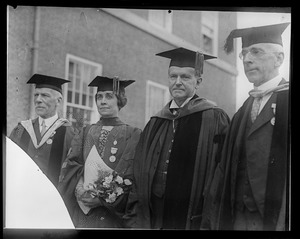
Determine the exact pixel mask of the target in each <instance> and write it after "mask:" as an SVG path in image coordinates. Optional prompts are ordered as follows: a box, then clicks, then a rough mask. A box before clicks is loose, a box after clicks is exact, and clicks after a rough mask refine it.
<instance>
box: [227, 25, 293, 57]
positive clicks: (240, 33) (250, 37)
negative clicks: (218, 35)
mask: <svg viewBox="0 0 300 239" xmlns="http://www.w3.org/2000/svg"><path fill="white" fill-rule="evenodd" d="M289 24H290V23H289V22H286V23H280V24H275V25H267V26H260V27H251V28H243V29H235V30H233V31H231V32H230V34H229V35H228V37H227V39H226V42H225V45H224V50H225V51H226V52H227V53H230V52H232V50H233V39H234V38H238V37H241V38H242V48H244V47H248V46H251V45H253V44H257V43H274V44H279V45H281V46H282V38H281V34H282V33H283V32H284V30H285V29H286V27H287V26H288V25H289Z"/></svg>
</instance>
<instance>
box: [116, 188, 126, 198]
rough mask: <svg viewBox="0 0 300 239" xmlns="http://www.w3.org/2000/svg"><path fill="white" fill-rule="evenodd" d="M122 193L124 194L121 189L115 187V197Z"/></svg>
mask: <svg viewBox="0 0 300 239" xmlns="http://www.w3.org/2000/svg"><path fill="white" fill-rule="evenodd" d="M122 193H124V190H123V188H121V187H117V188H116V194H117V196H120V195H121V194H122Z"/></svg>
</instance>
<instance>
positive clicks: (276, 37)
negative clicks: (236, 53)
mask: <svg viewBox="0 0 300 239" xmlns="http://www.w3.org/2000/svg"><path fill="white" fill-rule="evenodd" d="M288 25H289V23H283V24H276V25H269V26H262V27H253V28H246V29H236V30H233V31H232V32H231V33H230V35H229V37H228V38H227V41H226V44H225V50H226V51H227V52H230V51H232V49H233V39H234V38H236V37H241V38H242V52H241V54H240V58H241V59H242V61H243V64H244V70H245V74H246V76H247V78H248V80H249V82H251V83H253V85H254V89H253V90H251V91H250V92H249V94H250V96H249V98H248V99H247V100H246V101H245V102H244V104H243V106H242V107H241V108H240V109H239V110H238V112H237V113H236V114H235V115H234V117H233V119H232V122H231V125H230V128H229V131H228V134H227V136H226V139H225V143H224V147H223V152H222V158H221V162H220V164H219V165H218V167H217V169H216V172H215V176H214V179H213V180H212V183H211V187H210V190H209V194H208V196H207V198H206V200H205V206H204V208H205V213H204V219H203V221H202V228H206V229H213V230H287V229H288V225H289V224H288V210H287V209H288V202H289V200H288V199H289V198H288V196H289V194H288V191H289V190H288V189H289V182H288V178H289V165H290V162H289V160H290V158H289V150H288V148H289V146H288V142H289V119H288V109H289V105H288V101H289V83H288V82H287V81H286V80H285V79H283V78H282V76H281V75H280V73H279V67H280V66H281V64H282V62H283V59H284V53H283V46H282V39H281V34H282V32H283V31H284V30H285V29H286V27H287V26H288Z"/></svg>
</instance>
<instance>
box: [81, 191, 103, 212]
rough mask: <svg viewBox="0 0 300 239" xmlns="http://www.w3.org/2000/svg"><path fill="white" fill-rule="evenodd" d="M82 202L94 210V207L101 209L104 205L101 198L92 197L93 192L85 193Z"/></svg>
mask: <svg viewBox="0 0 300 239" xmlns="http://www.w3.org/2000/svg"><path fill="white" fill-rule="evenodd" d="M80 201H81V202H83V204H84V205H85V206H87V207H90V208H94V207H99V206H103V203H102V201H101V199H100V198H98V197H93V196H92V195H91V192H89V191H85V192H84V193H83V194H82V195H81V197H80Z"/></svg>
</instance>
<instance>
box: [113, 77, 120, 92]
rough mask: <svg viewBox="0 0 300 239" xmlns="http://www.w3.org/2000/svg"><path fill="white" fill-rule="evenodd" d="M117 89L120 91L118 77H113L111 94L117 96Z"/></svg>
mask: <svg viewBox="0 0 300 239" xmlns="http://www.w3.org/2000/svg"><path fill="white" fill-rule="evenodd" d="M119 89H120V81H119V77H118V76H115V77H113V92H114V93H115V94H116V95H119Z"/></svg>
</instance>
